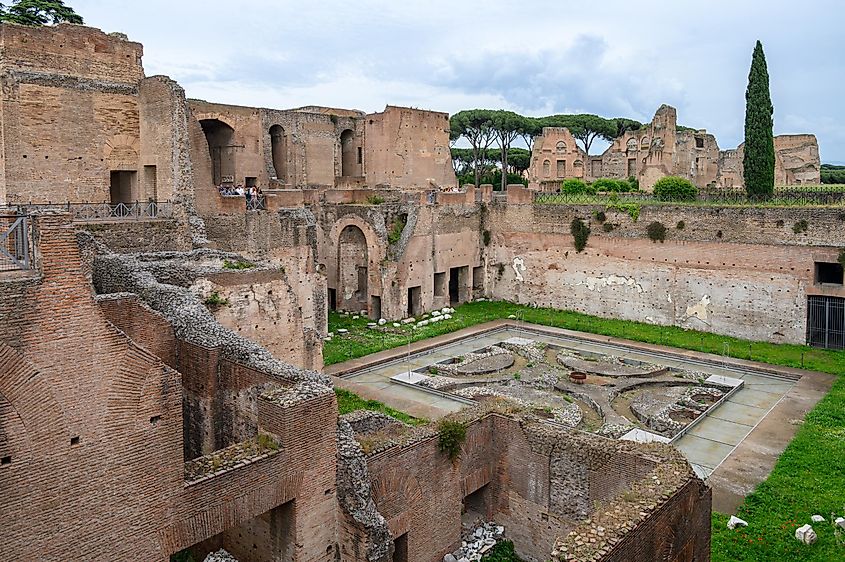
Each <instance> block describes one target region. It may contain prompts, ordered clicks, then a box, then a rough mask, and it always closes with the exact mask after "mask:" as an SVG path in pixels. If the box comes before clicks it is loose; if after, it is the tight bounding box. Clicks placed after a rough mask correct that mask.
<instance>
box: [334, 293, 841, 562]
mask: <svg viewBox="0 0 845 562" xmlns="http://www.w3.org/2000/svg"><path fill="white" fill-rule="evenodd" d="M510 315H516V316H518V317H519V319H521V320H524V321H525V322H529V323H533V324H542V325H546V326H555V327H559V328H569V329H573V330H580V331H583V332H590V333H594V334H602V335H607V336H616V337H621V338H626V339H630V340H634V341H641V342H646V343H654V344H661V345H667V346H671V347H677V348H681V349H690V350H695V351H702V352H707V353H715V354H718V355H727V356H730V357H737V358H741V359H751V360H754V361H760V362H763V363H770V364H773V365H784V366H789V367H803V368H805V369H809V370H814V371H821V372H825V373H832V374H835V375H842V374H845V351H830V350H825V349H817V348H812V347H808V346H804V345H788V344H771V343H763V342H751V341H747V340H741V339H738V338H731V337H727V336H718V335H715V334H709V333H705V332H696V331H692V330H683V329H681V328H675V327H667V326H654V325H651V324H643V323H639V322H629V321H625V320H615V319H606V318H598V317H595V316H587V315H584V314H579V313H575V312H568V311H561V310H554V309H547V308H531V307H526V306H521V305H516V304H512V303H506V302H475V303H468V304H464V305H462V306H460V307H457V309H456V312H455V314H454V315H453V318H452V319H450V320H444V321H441V322H438V323H436V324H430V325H428V326H425V327H424V328H420V329H414V328H412V327H410V326H408V325H402V326H401V327H400V328H393V327H392V324H391V323H388V324H387V327H386V328H380V329H377V330H371V329H369V328H367V327H366V325H367V322H368V320H367V319H365V318H360V319H358V320H352V317H351V316H342V315H339V314H336V313H332V314H331V315H330V317H329V330H330V331H333V332H335V334H336V335H335V337H334V339H333V340H332V341H330V342H326V343H325V346H324V348H323V355H324V359H325V363H326V365H331V364H333V363H339V362H341V361H345V360H347V359H352V358H355V357H361V356H364V355H368V354H370V353H374V352H376V351H381V350H383V349H390V348H394V347H399V346H401V345H407V343H408V342H409V341H417V340H421V339H426V338H430V337H433V336H437V335H440V334H445V333H449V332H453V331H456V330H459V329H461V328H465V327H468V326H472V325H475V324H480V323H482V322H487V321H489V320H495V319H499V318H507V317H508V316H510ZM338 328H346V329H348V330H349V333H348V334H344V335H337V329H338ZM349 394H351V393H349ZM352 396H355V395H354V394H353V395H352ZM355 399H357V401H360V402H364V403H367V402H370V401H365V400H362V399H360V398H358V397H355ZM340 400H341V398H340V396H339V401H340ZM350 400H351V399H350ZM350 403H356V402H355V401H351V402H350ZM375 404H376V405H378V406H377V407H376V406H374V407H372V408H368V409H378V410H379V411H384V410H381V408H386V406H384V405H381V404H379V403H378V402H375ZM342 408H343V406H342ZM353 409H357V408H353ZM341 412H343V409H341ZM394 412H395V411H394ZM386 413H390V412H386ZM397 414H399V415H401V413H397ZM397 414H390V415H396V417H399V415H397ZM400 419H402V418H400ZM831 512H834V513H836V515H837V516H845V378H843V379H839V380H837V381H836V383H835V384H834V386H833V388H832V389H831V391H830V393H828V395H827V396H826V397H825V398H824V399H823V400H822V401H821V402H820V403H819V404H818V405H817V406H816V407H815V409H813V411H812V412H810V413H809V414H808V415H807V417H806V420H805V422H804V424H803V425H802V426H801V428H800V429H799V431H798V433H797V434H796V436H795V438H794V439H793V440H792V442H791V443H790V444H789V446H788V447H787V449H786V451H784V453H783V455H781V457H780V459H779V460H778V462H777V464H776V466H775V468H774V470H773V471H772V474H771V475H770V476H769V478H768V479H767V480H766V481H765V482H763V483H762V484H761V485H760V486H759V487H758V488H757V490H756V491H755V492H754V493H753V494H752V495H750V496H748V497H747V498H746V500H745V503H744V504H743V505H742V506H741V507H740V508H739V510H738V512H737V515H738V516H739V517H741V518H743V519H745V520H747V521H748V522H749V526H748V527H747V528H740V529H736V530H734V531H730V530H728V529H727V528H726V527H725V523H726V522H727V519H728V516H727V515H723V514H718V513H714V514H713V542H712V547H713V552H712V556H713V560H714V562H734V561H746V560H747V561H752V560H753V561H776V562H781V561H792V560H796V561H804V560H812V561H819V562H822V561H825V562H826V561H832V560H845V535H843V536H842V538H840V536H835V533H834V528H833V527H832V526H831V525H830V522H828V523H818V524H814V525H813V528H814V529H815V531H816V533H817V534H818V535H819V540H818V542H817V543H816V544H814V545H812V546H806V545H802V544H800V543H799V542H798V541H796V540H795V538H794V532H795V529H796V528H797V527H799V526H801V525H803V524H804V523H810V516H811V515H813V514H819V515H823V516H824V517H825V518H826V519H828V520H829V519H830V514H831Z"/></svg>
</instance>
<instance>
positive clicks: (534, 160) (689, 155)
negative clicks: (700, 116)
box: [528, 105, 821, 190]
mask: <svg viewBox="0 0 845 562" xmlns="http://www.w3.org/2000/svg"><path fill="white" fill-rule="evenodd" d="M742 154H743V147H742V145H740V146H739V148H736V149H732V150H720V149H719V145H718V143H717V142H716V137H714V136H713V135H711V134H709V133H708V132H707V131H706V130H704V129H700V130H694V129H689V128H679V127H678V113H677V111H676V110H675V108H674V107H670V106H668V105H662V106H660V108H659V109H658V110H657V112H656V113H655V114H654V119H652V120H651V122H650V123H647V124H646V125H645V126H644V127H642V128H641V129H638V130H636V131H626V132H625V133H623V134H622V135H621V136H620V137H617V138H616V139H614V140H613V142H612V143H611V145H610V146H609V147H608V148H607V149H606V150H605V151H604V152H603V153H602V154H601V155H599V156H592V155H590V156H588V155H587V154H586V153H585V152H584V151H583V150H582V149H581V147H580V146H578V145H577V144H576V142H575V137H573V136H572V134H571V133H570V132H569V130H567V129H565V128H561V127H546V128H544V129H543V133H542V134H541V135H540V136H539V137H537V139H536V140H535V142H534V146H533V147H532V151H531V167H530V168H529V170H528V177H529V186H531V187H532V188H533V189H552V190H556V189H557V187H558V184H559V183H560V181H561V180H564V179H567V178H581V179H583V180H585V181H592V180H596V179H599V178H619V179H627V178H631V177H633V178H636V179H637V181H639V183H640V187H641V188H642V189H646V190H647V189H650V188H651V187H652V186H653V185H654V183H655V182H656V181H657V180H659V179H660V178H662V177H664V176H681V177H684V178H687V179H689V180H690V181H691V182H693V183H694V184H695V185H697V186H698V187H700V188H705V187H713V186H718V187H742V186H743V184H744V182H743V178H742ZM820 170H821V162H820V160H819V145H818V142H817V141H816V137H815V136H814V135H780V136H776V137H775V183H776V184H777V185H801V184H818V183H820V175H819V174H820Z"/></svg>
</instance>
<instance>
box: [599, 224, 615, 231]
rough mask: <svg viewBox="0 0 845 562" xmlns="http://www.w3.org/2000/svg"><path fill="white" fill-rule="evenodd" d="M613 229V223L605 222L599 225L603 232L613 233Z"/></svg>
mask: <svg viewBox="0 0 845 562" xmlns="http://www.w3.org/2000/svg"><path fill="white" fill-rule="evenodd" d="M614 228H616V225H614V224H613V223H609V222H606V223H604V224H603V225H601V229H602V230H604V231H605V232H613V229H614Z"/></svg>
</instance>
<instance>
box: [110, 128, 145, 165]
mask: <svg viewBox="0 0 845 562" xmlns="http://www.w3.org/2000/svg"><path fill="white" fill-rule="evenodd" d="M140 153H141V139H139V138H138V137H135V136H132V135H114V136H113V137H111V138H110V139H109V140H107V141H106V144H105V145H103V158H104V159H105V160H106V161H107V162H108V165H109V169H111V170H137V169H138V158H139V157H140Z"/></svg>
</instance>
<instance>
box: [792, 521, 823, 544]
mask: <svg viewBox="0 0 845 562" xmlns="http://www.w3.org/2000/svg"><path fill="white" fill-rule="evenodd" d="M795 538H796V539H798V541H799V542H802V543H804V544H813V543H814V542H816V539H817V538H818V537H817V536H816V532H815V531H814V530H813V527H812V526H810V525H801V526H800V527H798V528H797V529H795Z"/></svg>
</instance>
